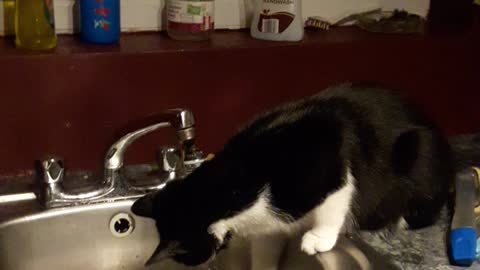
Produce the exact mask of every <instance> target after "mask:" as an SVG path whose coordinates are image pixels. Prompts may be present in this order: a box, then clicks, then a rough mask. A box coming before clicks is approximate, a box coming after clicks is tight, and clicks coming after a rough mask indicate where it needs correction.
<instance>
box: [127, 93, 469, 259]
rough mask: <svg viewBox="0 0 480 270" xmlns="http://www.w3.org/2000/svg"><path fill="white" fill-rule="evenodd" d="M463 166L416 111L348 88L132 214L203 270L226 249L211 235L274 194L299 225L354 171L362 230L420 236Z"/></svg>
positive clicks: (302, 105) (268, 117) (292, 108)
mask: <svg viewBox="0 0 480 270" xmlns="http://www.w3.org/2000/svg"><path fill="white" fill-rule="evenodd" d="M466 144H468V143H467V142H463V144H462V145H466ZM456 164H457V163H456V162H454V156H453V151H452V149H451V147H450V144H449V143H448V141H447V139H446V138H445V137H444V136H443V135H442V134H441V132H440V130H439V129H438V127H436V126H435V124H433V122H432V121H431V120H430V119H429V118H428V117H427V116H426V114H424V113H423V112H422V111H421V110H419V109H418V108H417V107H415V106H412V105H410V104H409V103H407V102H405V101H404V100H403V99H402V98H400V97H399V96H397V95H394V94H393V93H391V92H387V91H384V90H380V89H373V88H366V87H355V86H352V85H349V84H345V85H340V86H336V87H332V88H330V89H327V90H325V91H322V92H320V93H319V94H317V95H315V96H312V97H308V98H305V99H303V100H299V101H296V102H293V103H289V104H286V105H283V106H280V107H277V108H275V109H273V110H272V111H270V112H267V113H265V114H263V115H261V116H259V117H258V118H257V119H255V121H253V122H251V123H250V124H249V125H248V126H247V127H245V128H244V129H243V130H241V131H240V132H239V133H238V134H236V135H235V136H233V137H232V138H231V139H230V140H229V142H228V143H227V144H226V145H225V147H224V149H223V150H222V151H220V152H219V153H217V155H216V157H215V158H214V159H213V160H211V161H208V162H205V163H204V164H203V165H202V166H201V167H200V168H199V169H197V170H196V171H194V172H193V173H192V174H191V175H190V176H188V177H187V178H186V179H184V180H182V181H176V182H175V181H174V182H172V183H170V184H168V185H167V186H166V187H165V189H164V190H162V191H159V192H157V193H154V194H152V195H149V196H147V197H145V198H143V199H140V200H139V201H137V202H136V203H135V205H134V206H133V207H132V210H133V212H134V213H136V214H139V215H143V216H147V217H152V218H154V219H156V220H157V226H158V231H159V233H160V238H161V239H162V245H163V246H164V247H165V246H166V243H169V242H172V241H175V242H178V243H179V245H180V247H181V249H182V250H183V252H181V254H176V255H174V259H175V260H176V261H178V262H181V263H184V264H187V265H196V264H200V263H203V262H205V261H206V260H207V259H208V258H210V256H211V255H212V254H214V253H215V252H216V250H217V248H218V244H217V243H216V240H215V239H214V237H213V236H212V235H210V234H209V233H208V232H207V229H208V227H209V226H210V225H211V224H212V223H214V222H216V221H218V220H220V219H225V218H228V217H232V216H234V215H235V214H237V213H239V212H240V211H242V210H244V209H246V208H247V207H248V206H250V205H251V204H252V203H253V202H254V201H255V199H256V198H257V197H258V195H259V193H261V191H262V190H263V189H264V188H265V187H266V185H269V187H270V191H271V203H272V204H273V206H274V207H275V209H277V210H279V211H281V212H282V213H283V214H286V215H282V216H284V217H285V216H287V217H286V219H285V221H286V222H293V221H295V220H297V219H299V218H301V217H302V216H303V215H305V214H306V213H308V212H309V211H311V210H312V209H313V208H315V207H316V206H317V205H319V204H320V203H321V202H322V201H323V200H324V199H325V197H326V195H327V194H328V193H330V192H332V191H334V190H336V189H338V188H340V187H341V186H342V185H343V183H344V179H342V177H343V176H344V175H345V170H346V167H349V168H350V170H351V173H352V175H353V176H354V177H355V179H356V182H355V187H356V194H355V196H354V200H353V205H352V213H353V216H354V217H355V221H356V224H357V225H358V226H359V228H360V229H379V228H382V227H385V226H387V225H389V224H391V223H393V222H397V221H398V219H399V218H400V217H402V216H403V217H405V219H406V220H407V222H408V223H409V225H410V227H412V228H420V227H423V226H427V225H430V224H432V222H434V220H435V218H436V217H437V215H438V214H439V211H440V209H441V208H442V206H443V205H444V204H445V202H446V200H447V198H448V197H449V190H450V189H451V188H452V183H453V179H454V174H455V172H456V171H457V170H458V169H460V168H459V166H456ZM458 164H460V163H458ZM464 165H465V166H466V165H467V164H464ZM162 248H163V247H160V249H162Z"/></svg>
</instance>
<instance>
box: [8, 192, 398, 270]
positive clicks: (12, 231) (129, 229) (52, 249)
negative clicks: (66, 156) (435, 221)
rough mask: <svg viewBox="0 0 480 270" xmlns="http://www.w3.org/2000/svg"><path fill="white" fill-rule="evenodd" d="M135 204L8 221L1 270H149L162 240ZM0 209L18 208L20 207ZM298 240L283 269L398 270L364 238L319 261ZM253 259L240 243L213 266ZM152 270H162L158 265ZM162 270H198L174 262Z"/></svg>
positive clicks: (233, 267) (222, 269) (243, 269)
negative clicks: (302, 249) (136, 211)
mask: <svg viewBox="0 0 480 270" xmlns="http://www.w3.org/2000/svg"><path fill="white" fill-rule="evenodd" d="M132 202H133V201H132V200H127V201H120V202H112V203H102V204H96V205H84V206H77V207H69V208H60V209H52V210H48V211H40V210H38V209H37V210H36V211H34V212H35V213H31V214H29V215H24V216H23V217H20V218H14V219H10V220H6V221H3V223H0V269H2V270H46V269H48V270H65V269H69V270H77V269H79V270H80V269H82V270H85V269H95V270H120V269H125V270H137V269H138V270H140V269H145V268H144V263H145V261H146V260H147V258H148V257H149V256H150V255H151V254H152V252H153V251H154V249H155V247H156V245H157V244H158V241H159V239H158V235H157V233H156V230H155V224H154V222H153V221H152V220H150V219H145V218H141V217H137V216H135V215H133V214H132V213H131V212H130V206H131V204H132ZM31 203H34V201H32V202H31ZM0 207H2V208H3V209H5V207H13V208H15V205H14V204H6V205H0ZM4 218H5V217H4ZM297 240H298V239H293V240H292V241H291V243H290V244H289V245H288V247H287V248H286V250H285V254H284V256H283V259H282V262H281V266H280V269H285V270H289V269H297V270H298V269H348V270H355V269H381V270H388V269H396V268H395V267H394V266H392V265H391V264H389V263H388V261H387V260H386V259H385V258H383V257H382V256H380V255H379V254H378V253H376V252H375V251H374V250H373V249H371V248H370V247H368V246H367V245H365V244H364V243H362V242H361V241H360V240H358V239H350V238H348V239H347V238H341V239H340V240H339V243H338V245H337V247H336V248H335V250H334V251H332V252H329V253H325V254H321V255H318V256H316V257H310V256H307V255H305V254H303V253H302V252H300V251H299V248H298V243H299V241H297ZM253 255H254V254H253ZM250 256H251V254H250V252H249V248H248V243H246V241H244V240H241V239H234V240H232V243H231V246H230V247H229V248H228V249H227V250H224V251H222V253H221V254H220V255H219V256H218V257H217V259H216V261H215V263H214V266H213V267H214V268H215V269H218V270H227V269H228V270H248V269H249V261H250ZM149 269H160V268H158V266H155V265H153V266H151V267H150V268H149ZM161 269H162V270H183V269H192V268H187V267H184V266H181V265H178V264H176V263H173V262H170V263H167V264H166V265H164V266H163V267H161Z"/></svg>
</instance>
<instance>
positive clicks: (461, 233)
mask: <svg viewBox="0 0 480 270" xmlns="http://www.w3.org/2000/svg"><path fill="white" fill-rule="evenodd" d="M450 246H451V252H452V254H451V255H452V260H453V263H454V264H456V265H461V266H470V265H472V263H473V262H474V261H475V257H476V248H477V231H476V230H475V229H473V228H458V229H454V230H452V231H451V232H450Z"/></svg>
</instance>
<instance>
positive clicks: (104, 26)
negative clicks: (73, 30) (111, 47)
mask: <svg viewBox="0 0 480 270" xmlns="http://www.w3.org/2000/svg"><path fill="white" fill-rule="evenodd" d="M80 37H81V38H82V39H83V40H85V41H87V42H92V43H100V44H112V43H117V42H118V40H119V39H120V0H80Z"/></svg>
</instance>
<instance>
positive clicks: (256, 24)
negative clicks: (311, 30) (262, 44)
mask: <svg viewBox="0 0 480 270" xmlns="http://www.w3.org/2000/svg"><path fill="white" fill-rule="evenodd" d="M255 2H256V3H255V7H254V10H253V20H252V25H251V27H250V34H251V35H252V37H254V38H258V39H265V40H274V41H300V40H302V39H303V34H304V24H303V17H302V6H301V0H256V1H255Z"/></svg>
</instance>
